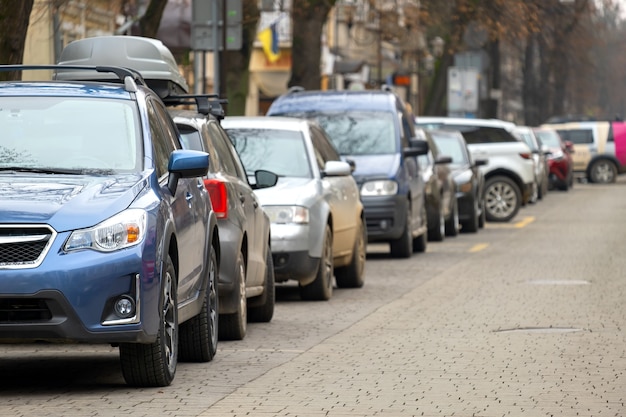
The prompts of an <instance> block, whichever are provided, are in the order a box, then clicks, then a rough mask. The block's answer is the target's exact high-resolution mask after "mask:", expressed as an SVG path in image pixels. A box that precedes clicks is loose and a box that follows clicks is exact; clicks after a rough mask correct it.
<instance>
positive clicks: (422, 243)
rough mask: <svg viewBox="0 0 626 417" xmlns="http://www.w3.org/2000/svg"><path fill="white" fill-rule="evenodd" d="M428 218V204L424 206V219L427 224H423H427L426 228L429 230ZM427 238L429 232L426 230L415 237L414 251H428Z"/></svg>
mask: <svg viewBox="0 0 626 417" xmlns="http://www.w3.org/2000/svg"><path fill="white" fill-rule="evenodd" d="M426 219H427V216H426V206H422V221H426V225H422V226H426V230H428V221H427V220H426ZM427 240H428V239H427V232H424V233H422V234H420V235H419V236H418V237H416V238H415V239H413V248H412V249H413V252H420V253H422V252H426V245H427V244H428V242H427Z"/></svg>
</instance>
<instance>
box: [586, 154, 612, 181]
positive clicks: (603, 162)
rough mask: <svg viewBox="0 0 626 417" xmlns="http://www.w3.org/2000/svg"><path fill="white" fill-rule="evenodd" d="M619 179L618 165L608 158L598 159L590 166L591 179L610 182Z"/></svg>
mask: <svg viewBox="0 0 626 417" xmlns="http://www.w3.org/2000/svg"><path fill="white" fill-rule="evenodd" d="M616 179H617V167H616V166H615V164H614V163H613V162H611V161H609V160H608V159H598V160H596V161H595V162H593V163H592V164H591V166H590V167H589V181H591V182H593V183H596V184H609V183H612V182H615V180H616Z"/></svg>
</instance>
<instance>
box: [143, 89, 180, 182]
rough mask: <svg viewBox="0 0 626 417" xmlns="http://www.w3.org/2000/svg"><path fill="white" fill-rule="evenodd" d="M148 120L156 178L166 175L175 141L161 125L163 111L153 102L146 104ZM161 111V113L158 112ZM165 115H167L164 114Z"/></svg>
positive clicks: (175, 146)
mask: <svg viewBox="0 0 626 417" xmlns="http://www.w3.org/2000/svg"><path fill="white" fill-rule="evenodd" d="M147 105H148V118H149V124H150V134H151V136H152V145H153V147H154V164H155V167H156V171H157V176H158V177H161V176H162V175H165V174H166V173H167V164H168V162H169V158H170V154H171V153H172V152H174V150H175V149H177V148H178V146H177V143H176V142H178V141H177V140H176V141H175V140H174V139H173V138H172V135H171V132H169V131H168V129H167V127H166V126H164V124H163V117H164V113H163V111H164V109H161V108H160V106H158V104H157V103H155V102H154V101H153V100H149V101H148V103H147ZM159 109H161V110H162V111H159ZM165 115H167V113H165Z"/></svg>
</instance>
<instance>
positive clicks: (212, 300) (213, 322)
mask: <svg viewBox="0 0 626 417" xmlns="http://www.w3.org/2000/svg"><path fill="white" fill-rule="evenodd" d="M215 272H216V271H215V263H214V262H211V267H210V269H209V288H208V291H209V323H210V326H211V327H210V329H209V331H210V332H211V336H210V337H211V341H212V342H213V344H214V345H215V344H217V320H218V313H217V287H216V285H215V281H216V277H215Z"/></svg>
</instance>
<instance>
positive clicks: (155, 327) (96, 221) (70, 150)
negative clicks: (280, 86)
mask: <svg viewBox="0 0 626 417" xmlns="http://www.w3.org/2000/svg"><path fill="white" fill-rule="evenodd" d="M155 42H158V41H155ZM159 44H160V42H159ZM155 47H156V48H157V50H158V51H159V53H164V51H162V50H159V49H158V47H159V45H158V44H155ZM28 68H35V67H28V66H0V71H3V72H4V71H9V70H11V71H15V70H19V71H22V70H26V69H28ZM37 68H38V69H39V70H44V69H45V70H47V71H50V70H52V71H53V73H54V78H55V80H53V81H27V82H21V81H4V82H0V108H3V109H10V111H2V112H0V130H1V131H2V135H1V138H0V154H2V158H1V159H0V189H1V190H2V191H1V194H2V205H1V206H0V219H1V220H0V236H2V237H1V239H0V271H1V272H0V306H2V311H3V313H2V314H1V315H0V342H5V343H6V342H15V341H20V342H31V341H46V342H61V343H94V344H95V343H98V344H111V345H114V346H119V352H120V359H121V370H122V373H123V375H124V378H125V380H126V382H127V383H128V384H130V385H136V386H166V385H169V384H170V383H171V382H172V380H173V379H174V376H175V372H176V367H177V363H178V361H179V359H180V360H189V361H208V360H211V359H212V358H213V355H214V354H215V352H216V348H217V347H216V340H215V339H214V338H212V334H213V329H212V328H211V326H212V324H213V323H212V322H211V320H210V317H211V316H212V315H214V314H215V307H216V306H215V303H214V300H215V298H216V297H215V296H216V294H215V280H216V277H217V274H218V257H217V255H218V254H219V250H220V248H219V236H218V229H217V219H216V216H215V213H213V211H212V210H211V202H210V198H209V194H208V192H207V190H206V188H204V187H202V186H198V185H199V184H201V177H202V176H203V175H206V173H207V170H208V166H209V156H208V155H207V154H206V153H205V152H200V151H192V150H184V149H183V148H182V146H181V143H180V139H179V134H178V130H177V129H176V126H175V125H174V123H173V121H172V119H171V118H170V116H169V115H168V113H167V109H166V107H165V105H164V104H163V101H162V100H161V98H160V97H159V96H158V95H157V94H156V93H155V92H154V91H153V90H151V89H150V88H148V87H147V86H146V85H145V84H144V81H143V79H141V77H139V76H138V75H137V73H135V72H134V71H131V70H129V69H126V68H121V67H106V66H98V67H95V66H80V67H78V66H74V65H71V64H67V65H57V66H50V65H49V66H39V67H37ZM167 70H168V68H166V70H165V71H164V72H163V73H162V74H161V75H163V76H167V72H168V71H167ZM169 70H171V68H169ZM73 71H75V72H76V73H80V74H91V77H92V78H93V79H97V80H99V81H72V80H73V79H75V78H74V77H73V74H74V72H73ZM37 74H41V76H42V78H41V79H42V80H43V79H49V76H48V73H47V72H45V73H44V72H42V71H37Z"/></svg>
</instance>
